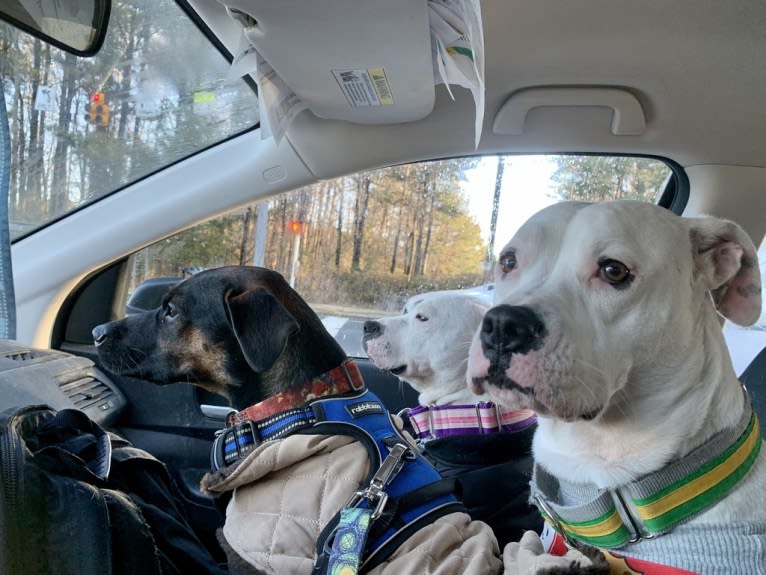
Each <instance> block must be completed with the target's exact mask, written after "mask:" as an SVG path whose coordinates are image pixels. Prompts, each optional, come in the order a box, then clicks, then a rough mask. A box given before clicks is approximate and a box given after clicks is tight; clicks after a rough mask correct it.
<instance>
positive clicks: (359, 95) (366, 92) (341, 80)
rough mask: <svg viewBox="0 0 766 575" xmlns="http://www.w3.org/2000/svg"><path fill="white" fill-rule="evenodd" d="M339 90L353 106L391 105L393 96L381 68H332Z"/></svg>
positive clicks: (384, 72)
mask: <svg viewBox="0 0 766 575" xmlns="http://www.w3.org/2000/svg"><path fill="white" fill-rule="evenodd" d="M332 75H333V76H334V77H335V81H336V82H338V86H340V90H341V92H343V95H344V96H346V100H347V101H348V104H349V106H351V107H353V108H362V107H371V106H392V105H393V104H394V97H393V95H392V94H391V87H390V86H389V85H388V79H387V78H386V71H385V70H384V69H383V68H367V69H366V70H365V69H359V70H333V71H332Z"/></svg>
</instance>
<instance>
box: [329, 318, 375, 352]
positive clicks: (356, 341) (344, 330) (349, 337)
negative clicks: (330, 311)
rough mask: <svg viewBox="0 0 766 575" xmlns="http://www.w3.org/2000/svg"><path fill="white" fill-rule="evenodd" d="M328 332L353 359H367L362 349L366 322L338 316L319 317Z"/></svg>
mask: <svg viewBox="0 0 766 575" xmlns="http://www.w3.org/2000/svg"><path fill="white" fill-rule="evenodd" d="M319 317H320V318H321V319H322V323H323V324H324V326H325V327H326V328H327V331H329V332H330V334H331V335H332V336H333V337H334V338H335V341H337V342H338V343H339V344H340V345H341V347H342V348H343V350H344V351H345V352H346V353H347V354H348V355H350V356H351V357H367V354H366V353H365V352H364V349H363V348H362V333H363V332H364V320H363V319H357V318H347V317H340V316H336V315H325V316H322V315H320V316H319Z"/></svg>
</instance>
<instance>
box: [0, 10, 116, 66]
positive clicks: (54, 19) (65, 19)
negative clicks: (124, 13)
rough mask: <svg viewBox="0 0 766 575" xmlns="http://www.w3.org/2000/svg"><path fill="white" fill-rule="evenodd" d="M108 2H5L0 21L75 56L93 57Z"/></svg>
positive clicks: (103, 33) (105, 22)
mask: <svg viewBox="0 0 766 575" xmlns="http://www.w3.org/2000/svg"><path fill="white" fill-rule="evenodd" d="M111 7H112V3H111V0H76V1H72V2H60V1H58V0H35V1H32V0H8V1H6V2H3V3H2V5H0V19H2V20H5V21H6V22H9V23H10V24H12V25H13V26H15V27H17V28H19V29H20V30H23V31H25V32H27V33H28V34H31V35H33V36H35V37H36V38H39V39H40V40H43V41H44V42H47V43H49V44H52V45H54V46H57V47H58V48H61V49H62V50H66V51H67V52H70V53H72V54H75V55H77V56H93V55H94V54H96V53H97V52H98V51H99V49H100V48H101V45H102V44H103V42H104V37H105V36H106V30H107V26H108V24H109V13H110V12H111Z"/></svg>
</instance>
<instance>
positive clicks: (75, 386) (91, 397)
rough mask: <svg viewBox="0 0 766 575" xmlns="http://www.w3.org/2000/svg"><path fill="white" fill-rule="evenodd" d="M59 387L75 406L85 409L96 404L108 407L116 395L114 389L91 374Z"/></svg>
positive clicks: (104, 407)
mask: <svg viewBox="0 0 766 575" xmlns="http://www.w3.org/2000/svg"><path fill="white" fill-rule="evenodd" d="M59 387H60V388H61V391H63V392H64V393H65V394H66V396H67V397H68V398H69V399H71V400H72V403H74V405H75V407H77V408H78V409H83V410H84V409H86V408H88V407H91V406H94V405H97V406H98V407H99V408H101V409H108V408H109V407H110V406H111V401H110V400H111V398H112V397H113V396H114V391H112V390H111V389H109V388H108V387H107V386H106V385H105V384H103V383H102V382H100V381H99V380H97V379H96V378H95V377H93V376H91V375H84V376H82V377H79V378H77V379H75V380H72V381H68V382H65V383H62V384H61V385H60V386H59Z"/></svg>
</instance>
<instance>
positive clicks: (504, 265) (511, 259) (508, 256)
mask: <svg viewBox="0 0 766 575" xmlns="http://www.w3.org/2000/svg"><path fill="white" fill-rule="evenodd" d="M497 263H498V265H499V266H500V269H501V270H503V273H504V274H507V273H509V272H511V271H513V270H514V269H515V268H516V264H517V262H516V252H514V251H509V252H505V253H504V254H502V255H501V256H500V260H499V261H498V262H497Z"/></svg>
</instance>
